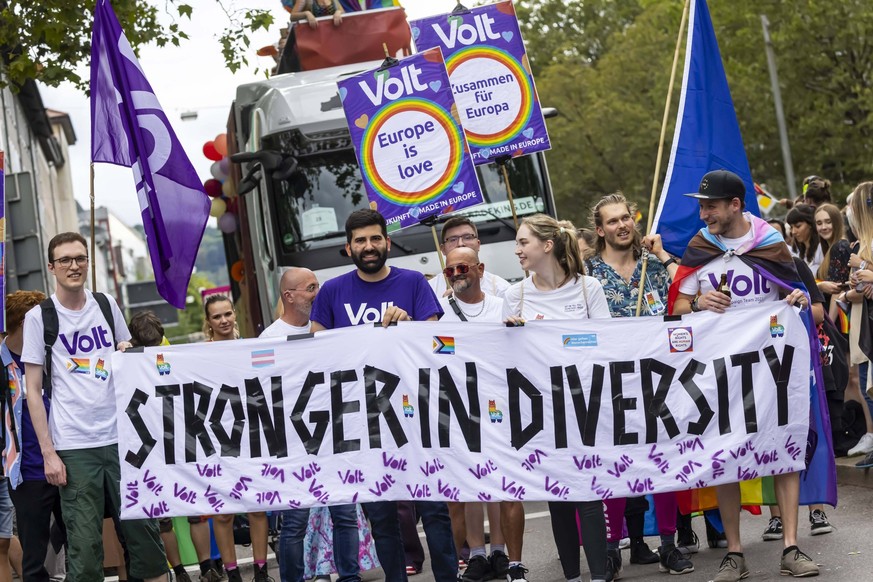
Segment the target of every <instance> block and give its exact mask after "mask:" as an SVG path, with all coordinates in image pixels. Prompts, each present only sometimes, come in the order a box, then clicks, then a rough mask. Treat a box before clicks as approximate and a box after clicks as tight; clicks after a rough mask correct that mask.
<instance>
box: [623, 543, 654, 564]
mask: <svg viewBox="0 0 873 582" xmlns="http://www.w3.org/2000/svg"><path fill="white" fill-rule="evenodd" d="M630 563H631V564H657V563H658V555H657V554H656V553H655V552H653V551H652V550H650V549H649V546H648V545H646V542H644V541H643V540H642V539H639V538H637V539H632V540H631V545H630Z"/></svg>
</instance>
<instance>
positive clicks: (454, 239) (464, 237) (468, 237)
mask: <svg viewBox="0 0 873 582" xmlns="http://www.w3.org/2000/svg"><path fill="white" fill-rule="evenodd" d="M477 238H479V237H477V236H476V235H475V234H469V233H468V234H461V235H458V236H450V237H449V238H447V239H446V240H445V241H444V243H443V244H447V245H456V244H458V242H459V241H464V242H465V243H468V242H473V241H474V240H476V239H477Z"/></svg>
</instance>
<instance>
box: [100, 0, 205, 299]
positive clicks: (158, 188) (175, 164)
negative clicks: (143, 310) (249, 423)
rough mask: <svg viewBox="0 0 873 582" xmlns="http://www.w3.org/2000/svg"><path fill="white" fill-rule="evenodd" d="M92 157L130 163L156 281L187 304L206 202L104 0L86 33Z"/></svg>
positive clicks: (165, 293)
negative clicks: (88, 56)
mask: <svg viewBox="0 0 873 582" xmlns="http://www.w3.org/2000/svg"><path fill="white" fill-rule="evenodd" d="M91 161H92V162H107V163H110V164H116V165H119V166H126V167H129V168H132V169H133V174H134V182H135V183H136V193H137V196H138V198H139V205H140V209H141V210H142V222H143V227H144V228H145V232H146V242H147V243H148V247H149V256H150V257H151V261H152V267H153V268H154V272H155V284H156V286H157V288H158V291H159V292H160V294H161V297H163V298H164V299H166V300H167V302H168V303H170V304H171V305H174V306H175V307H177V308H179V309H184V308H185V299H186V296H187V294H188V281H189V280H190V279H191V272H192V270H193V268H194V261H195V260H196V259H197V250H198V249H199V248H200V241H201V240H202V238H203V231H204V230H205V229H206V221H207V220H208V219H209V208H210V201H209V197H208V196H206V192H204V191H203V185H202V184H201V183H200V178H199V177H198V176H197V171H196V170H195V169H194V166H192V165H191V161H190V160H189V159H188V156H187V155H185V150H184V149H182V144H180V143H179V140H178V139H177V138H176V133H175V132H174V131H173V128H172V127H171V126H170V121H169V120H168V119H167V116H166V114H165V113H164V111H163V110H162V109H161V105H160V103H158V98H157V97H156V96H155V94H154V91H152V88H151V85H150V84H149V82H148V80H147V79H146V78H145V74H144V73H143V71H142V69H141V68H140V66H139V62H138V61H137V59H136V56H134V54H133V50H132V49H131V47H130V43H128V42H127V38H126V37H125V36H124V31H122V30H121V25H120V24H119V23H118V19H117V18H116V17H115V13H114V12H113V11H112V6H110V5H109V2H108V0H97V5H96V7H95V9H94V29H93V32H92V36H91Z"/></svg>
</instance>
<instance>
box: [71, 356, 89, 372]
mask: <svg viewBox="0 0 873 582" xmlns="http://www.w3.org/2000/svg"><path fill="white" fill-rule="evenodd" d="M67 370H69V371H70V373H72V374H85V375H88V376H90V375H91V359H90V358H70V361H69V362H67Z"/></svg>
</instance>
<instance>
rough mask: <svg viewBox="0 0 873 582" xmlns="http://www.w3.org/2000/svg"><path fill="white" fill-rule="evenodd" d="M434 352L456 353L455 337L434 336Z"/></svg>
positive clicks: (451, 354)
mask: <svg viewBox="0 0 873 582" xmlns="http://www.w3.org/2000/svg"><path fill="white" fill-rule="evenodd" d="M433 353H435V354H446V355H450V356H453V355H455V338H453V337H449V336H445V335H435V336H433Z"/></svg>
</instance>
